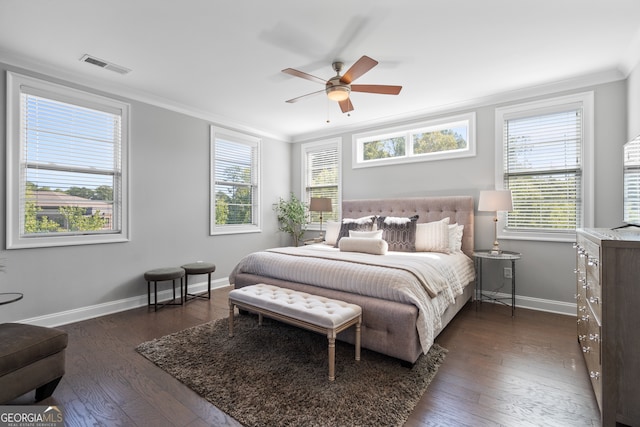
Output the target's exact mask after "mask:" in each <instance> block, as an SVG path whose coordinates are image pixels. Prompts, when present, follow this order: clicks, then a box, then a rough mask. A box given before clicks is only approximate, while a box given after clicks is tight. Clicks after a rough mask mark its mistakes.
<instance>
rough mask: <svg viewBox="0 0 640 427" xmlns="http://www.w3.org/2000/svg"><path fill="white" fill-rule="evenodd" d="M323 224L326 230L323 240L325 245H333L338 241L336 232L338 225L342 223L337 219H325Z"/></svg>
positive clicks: (338, 229)
mask: <svg viewBox="0 0 640 427" xmlns="http://www.w3.org/2000/svg"><path fill="white" fill-rule="evenodd" d="M325 225H326V231H325V232H324V242H325V243H326V244H327V245H331V246H335V245H336V242H337V241H338V234H339V233H340V226H341V225H342V224H341V223H340V222H339V221H327V222H326V223H325Z"/></svg>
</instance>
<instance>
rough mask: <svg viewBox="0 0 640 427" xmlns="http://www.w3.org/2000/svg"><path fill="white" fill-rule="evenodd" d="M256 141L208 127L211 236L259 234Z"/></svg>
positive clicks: (257, 140) (258, 153) (247, 136)
mask: <svg viewBox="0 0 640 427" xmlns="http://www.w3.org/2000/svg"><path fill="white" fill-rule="evenodd" d="M259 164H260V139H259V138H255V137H253V136H250V135H245V134H242V133H239V132H234V131H231V130H227V129H223V128H220V127H213V126H212V127H211V181H212V182H211V234H212V235H213V234H229V233H246V232H257V231H260V220H259V219H260V209H259V208H260V191H259V190H260V187H259V181H260V178H259V177H260V170H259Z"/></svg>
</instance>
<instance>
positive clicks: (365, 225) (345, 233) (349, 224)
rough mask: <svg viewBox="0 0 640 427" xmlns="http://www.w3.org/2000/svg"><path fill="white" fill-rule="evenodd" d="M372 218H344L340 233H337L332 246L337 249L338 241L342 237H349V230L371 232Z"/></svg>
mask: <svg viewBox="0 0 640 427" xmlns="http://www.w3.org/2000/svg"><path fill="white" fill-rule="evenodd" d="M374 218H375V217H374V216H373V215H371V216H363V217H361V218H344V219H343V220H342V224H341V225H340V232H339V233H338V238H337V239H336V243H335V245H334V246H335V247H336V248H337V247H338V243H339V242H340V239H342V238H343V237H349V230H354V231H372V230H373V219H374Z"/></svg>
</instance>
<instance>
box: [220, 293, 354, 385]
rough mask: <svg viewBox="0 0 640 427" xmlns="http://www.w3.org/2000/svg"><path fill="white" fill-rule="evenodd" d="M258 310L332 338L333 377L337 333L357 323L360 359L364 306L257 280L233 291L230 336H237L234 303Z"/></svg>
mask: <svg viewBox="0 0 640 427" xmlns="http://www.w3.org/2000/svg"><path fill="white" fill-rule="evenodd" d="M236 306H237V307H238V308H243V309H245V310H248V311H251V312H256V313H258V324H260V325H262V316H263V315H264V316H267V317H270V318H272V319H276V320H279V321H281V322H284V323H288V324H290V325H294V326H298V327H301V328H304V329H308V330H311V331H314V332H319V333H322V334H326V335H327V339H328V340H329V381H333V380H334V379H335V355H336V335H337V334H338V333H340V332H342V331H344V330H345V329H347V328H349V327H351V326H353V325H355V327H356V334H355V335H356V338H355V351H356V361H359V360H360V325H361V324H362V309H361V308H360V306H358V305H355V304H349V303H346V302H344V301H338V300H334V299H329V298H325V297H321V296H317V295H311V294H307V293H304V292H298V291H294V290H291V289H286V288H280V287H278V286H272V285H266V284H257V285H251V286H245V287H243V288H240V289H234V290H232V291H231V292H229V336H230V337H233V317H234V314H235V310H234V307H236Z"/></svg>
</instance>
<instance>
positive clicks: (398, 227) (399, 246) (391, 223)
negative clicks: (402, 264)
mask: <svg viewBox="0 0 640 427" xmlns="http://www.w3.org/2000/svg"><path fill="white" fill-rule="evenodd" d="M417 221H418V215H414V216H412V217H410V218H406V217H405V218H402V217H395V216H379V217H378V218H377V220H376V223H377V225H378V230H382V238H383V239H384V240H385V241H386V242H387V243H388V244H389V250H390V251H397V252H415V251H416V222H417Z"/></svg>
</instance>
